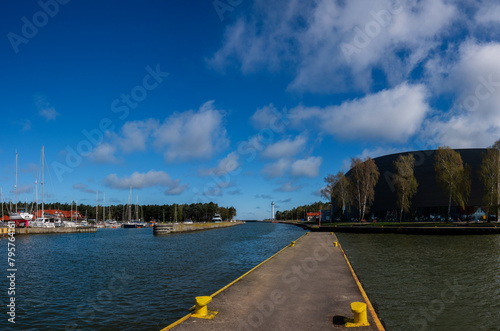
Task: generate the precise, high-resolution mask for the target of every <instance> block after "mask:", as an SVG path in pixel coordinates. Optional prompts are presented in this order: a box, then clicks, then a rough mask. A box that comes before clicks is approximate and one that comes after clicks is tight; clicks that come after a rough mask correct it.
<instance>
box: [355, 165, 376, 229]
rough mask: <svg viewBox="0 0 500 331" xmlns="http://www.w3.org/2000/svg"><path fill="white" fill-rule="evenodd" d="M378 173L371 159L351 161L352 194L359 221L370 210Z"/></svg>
mask: <svg viewBox="0 0 500 331" xmlns="http://www.w3.org/2000/svg"><path fill="white" fill-rule="evenodd" d="M379 176H380V173H379V171H378V167H377V165H376V164H375V161H373V159H372V158H370V157H367V158H366V159H365V160H364V161H362V160H361V159H360V158H352V159H351V177H352V183H353V185H352V192H353V196H354V200H355V201H356V204H357V206H358V212H359V220H362V219H363V218H364V216H365V214H366V213H367V212H368V211H369V210H370V205H371V204H372V203H373V199H374V197H375V185H376V184H377V182H378V178H379Z"/></svg>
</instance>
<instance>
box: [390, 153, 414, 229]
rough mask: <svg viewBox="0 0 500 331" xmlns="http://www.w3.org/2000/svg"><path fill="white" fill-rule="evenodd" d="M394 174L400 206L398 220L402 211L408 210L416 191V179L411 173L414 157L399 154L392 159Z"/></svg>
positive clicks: (400, 218)
mask: <svg viewBox="0 0 500 331" xmlns="http://www.w3.org/2000/svg"><path fill="white" fill-rule="evenodd" d="M394 168H396V174H395V175H394V186H395V187H396V190H397V195H398V200H397V204H398V206H399V207H400V208H401V214H400V215H399V222H401V221H402V219H403V213H407V212H409V211H410V206H411V198H412V197H413V196H414V195H415V193H417V187H418V183H417V179H416V178H415V175H414V173H413V170H414V168H415V157H414V156H413V154H408V155H400V156H399V157H398V159H397V160H396V161H394Z"/></svg>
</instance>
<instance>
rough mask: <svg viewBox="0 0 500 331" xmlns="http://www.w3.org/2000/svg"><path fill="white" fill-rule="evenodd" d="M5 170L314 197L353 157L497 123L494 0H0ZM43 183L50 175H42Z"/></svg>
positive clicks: (484, 141)
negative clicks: (42, 163)
mask: <svg viewBox="0 0 500 331" xmlns="http://www.w3.org/2000/svg"><path fill="white" fill-rule="evenodd" d="M1 6H2V10H1V11H0V18H1V19H0V30H1V36H2V38H1V41H0V60H1V62H0V91H1V96H2V97H1V98H0V109H1V115H2V130H1V136H0V137H1V139H0V156H1V160H2V163H1V175H0V176H1V177H0V185H1V187H2V190H3V194H4V198H5V200H7V201H8V200H9V199H14V194H13V192H14V190H13V189H14V174H15V153H16V150H17V152H18V153H19V184H18V193H19V200H22V201H26V200H28V201H32V200H33V198H34V196H35V180H36V178H37V177H36V176H37V173H38V172H39V169H40V151H41V149H42V146H45V157H46V167H45V170H46V175H45V183H46V185H45V191H46V193H47V194H46V197H45V199H46V200H47V201H61V202H70V201H71V200H78V201H79V202H81V203H87V204H94V203H95V201H96V192H97V191H99V200H100V204H102V203H103V202H102V197H103V194H102V193H103V192H106V204H109V203H112V204H116V203H126V202H127V200H128V196H129V188H130V186H132V187H133V190H134V194H133V195H134V200H135V198H136V195H137V194H138V195H139V202H140V203H143V204H163V203H167V204H171V203H193V202H209V201H214V202H217V203H219V204H221V205H224V206H231V205H233V206H234V207H235V208H236V209H237V210H238V215H237V216H238V218H241V219H262V218H266V217H269V216H270V210H271V201H275V203H276V205H277V209H281V210H284V209H289V208H292V207H294V206H296V205H300V204H306V203H311V202H314V201H317V200H319V199H320V197H319V195H318V191H319V190H320V189H321V187H322V186H323V178H324V177H325V176H326V175H328V174H329V173H336V172H337V171H339V170H348V169H347V168H346V167H347V166H348V164H349V159H350V158H351V157H355V156H360V157H365V156H371V157H376V156H380V155H384V154H389V153H394V152H400V151H407V150H420V149H432V148H436V147H437V146H440V145H448V146H451V147H453V148H472V147H487V146H489V145H491V144H492V143H493V142H494V141H495V140H497V139H498V138H499V137H500V112H499V110H500V61H499V59H500V37H499V32H500V5H499V4H498V3H497V2H496V1H493V0H491V1H490V0H485V1H472V0H462V1H445V0H421V1H416V0H409V1H382V0H365V1H360V0H350V1H341V0H339V1H334V0H317V1H294V0H289V1H273V0H267V1H261V0H256V1H242V0H238V1H233V0H231V1H229V0H221V1H211V0H210V1H194V0H186V1H159V0H158V1H153V0H147V1H105V2H103V1H91V0H90V1H81V0H80V1H79V0H71V1H70V0H41V1H23V2H19V1H13V0H6V1H2V2H1ZM39 181H40V179H39ZM38 189H40V187H39V188H38Z"/></svg>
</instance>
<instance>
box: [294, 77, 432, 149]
mask: <svg viewBox="0 0 500 331" xmlns="http://www.w3.org/2000/svg"><path fill="white" fill-rule="evenodd" d="M426 98H427V90H426V88H425V86H423V85H408V84H407V83H403V84H401V85H399V86H397V87H395V88H392V89H387V90H383V91H380V92H378V93H376V94H370V95H367V96H365V97H363V98H361V99H356V100H352V101H346V102H344V103H342V104H341V105H339V106H328V107H325V108H319V107H303V106H298V107H296V108H294V109H292V110H291V111H290V118H291V119H292V123H293V124H294V125H295V126H296V127H300V126H303V125H304V121H307V120H309V121H310V123H311V125H312V124H315V125H317V126H319V128H320V129H321V130H322V131H324V132H325V133H327V134H331V135H334V136H337V137H339V138H342V139H348V140H373V139H378V140H384V141H390V142H404V141H406V140H407V139H408V138H409V137H411V136H412V135H414V134H415V133H416V132H417V131H418V130H419V129H420V127H421V124H422V122H423V120H424V118H425V116H426V114H427V113H428V112H429V110H430V107H429V105H428V104H427V102H426Z"/></svg>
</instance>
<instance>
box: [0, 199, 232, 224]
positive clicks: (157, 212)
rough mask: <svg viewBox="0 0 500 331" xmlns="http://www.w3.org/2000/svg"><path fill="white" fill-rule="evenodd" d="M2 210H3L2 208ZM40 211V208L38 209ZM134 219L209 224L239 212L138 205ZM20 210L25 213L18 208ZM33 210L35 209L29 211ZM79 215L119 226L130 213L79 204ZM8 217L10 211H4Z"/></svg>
mask: <svg viewBox="0 0 500 331" xmlns="http://www.w3.org/2000/svg"><path fill="white" fill-rule="evenodd" d="M24 205H25V204H21V203H19V205H18V206H24ZM44 205H45V206H44V209H45V210H50V209H59V210H71V209H72V210H73V211H75V209H76V205H75V204H73V205H70V204H68V203H60V202H55V203H45V204H44ZM2 208H4V206H3V205H2ZM38 208H39V209H41V206H39V207H38ZM131 208H132V210H131V215H132V218H133V219H135V218H136V215H138V218H140V219H142V220H144V221H148V222H149V221H153V220H155V221H160V222H162V221H165V222H174V221H179V222H180V221H185V220H187V219H191V220H192V221H194V222H210V221H211V220H212V217H213V216H214V215H215V214H216V213H218V214H220V215H221V218H222V219H223V220H230V219H232V218H234V217H235V216H236V208H234V207H233V206H231V207H223V206H219V205H218V204H216V203H213V202H210V203H192V204H172V205H138V206H137V207H136V206H135V205H132V206H131ZM18 209H24V208H21V207H18ZM29 209H32V208H29ZM78 212H79V213H80V214H82V216H84V217H86V218H87V219H96V214H97V217H98V218H99V220H103V219H114V220H116V221H119V222H123V221H127V218H128V210H127V205H124V204H118V205H110V206H105V207H103V206H98V207H97V208H96V206H95V205H93V206H92V205H86V204H78ZM5 214H6V215H7V211H6V210H5Z"/></svg>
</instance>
